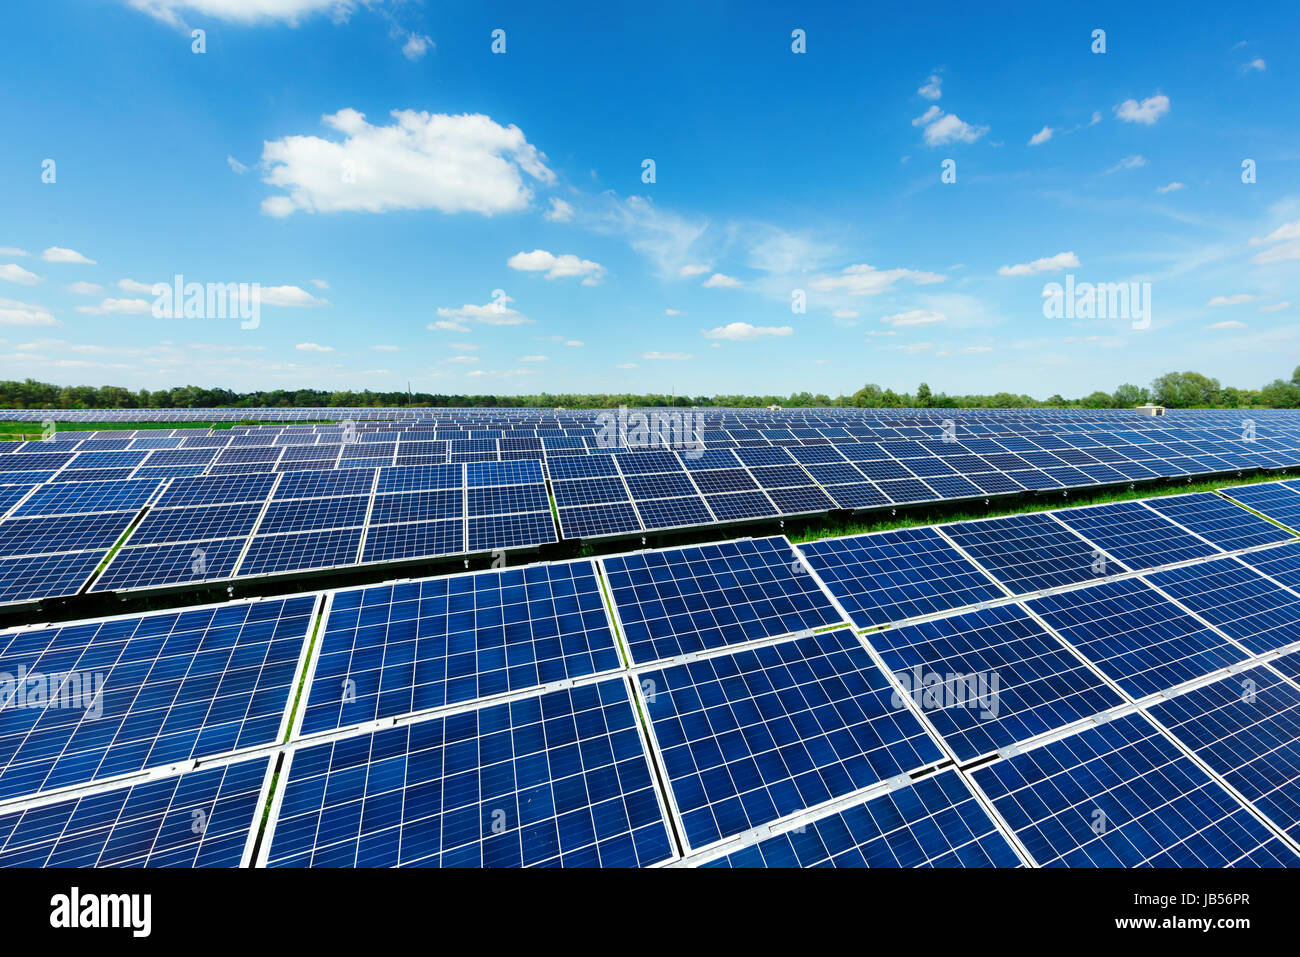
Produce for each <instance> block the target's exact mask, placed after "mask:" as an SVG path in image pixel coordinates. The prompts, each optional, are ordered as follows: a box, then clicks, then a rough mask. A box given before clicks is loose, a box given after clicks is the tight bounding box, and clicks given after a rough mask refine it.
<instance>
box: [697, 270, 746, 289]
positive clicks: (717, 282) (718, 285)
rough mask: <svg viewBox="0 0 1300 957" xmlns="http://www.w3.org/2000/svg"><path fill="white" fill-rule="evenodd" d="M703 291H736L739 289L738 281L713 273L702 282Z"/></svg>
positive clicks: (732, 277)
mask: <svg viewBox="0 0 1300 957" xmlns="http://www.w3.org/2000/svg"><path fill="white" fill-rule="evenodd" d="M703 286H704V288H705V289H737V288H739V287H740V280H739V279H737V278H735V277H734V276H727V275H724V274H723V273H720V272H715V273H714V274H713V275H712V276H710V277H709V278H708V279H706V280H704V283H703Z"/></svg>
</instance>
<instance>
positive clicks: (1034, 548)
mask: <svg viewBox="0 0 1300 957" xmlns="http://www.w3.org/2000/svg"><path fill="white" fill-rule="evenodd" d="M521 461H524V460H521ZM491 464H493V465H494V466H496V465H498V464H497V463H491ZM507 465H508V467H507V468H504V469H502V468H499V467H497V468H493V469H489V470H485V471H484V472H483V473H482V474H481V475H480V479H481V480H480V481H479V482H478V483H477V484H476V485H473V486H471V485H470V484H468V483H467V484H466V485H465V486H463V487H462V503H465V502H467V501H468V490H469V489H470V488H471V487H473V488H479V489H483V490H485V491H484V494H483V495H482V500H483V501H484V502H486V503H490V506H489V507H492V508H496V507H500V505H501V503H502V502H503V501H506V504H507V505H508V506H510V507H514V506H517V505H521V504H522V505H524V506H527V505H529V504H531V503H533V502H535V501H536V499H529V498H527V493H523V496H522V497H515V494H514V493H513V492H500V491H497V490H501V489H509V488H514V487H519V486H523V485H526V484H528V483H527V482H520V481H513V480H514V479H516V478H518V477H519V476H520V475H521V474H524V473H520V472H519V471H518V470H517V469H516V468H515V466H516V465H518V463H507ZM525 467H527V466H525ZM346 471H348V472H351V471H353V470H346ZM254 474H255V473H254ZM340 474H342V473H340V472H337V471H331V472H319V471H307V472H300V473H297V475H296V476H294V477H291V478H289V479H288V481H289V484H288V485H286V484H285V481H286V477H280V478H275V479H273V480H272V483H273V484H272V485H271V486H270V487H268V488H266V489H263V490H262V493H261V494H262V497H261V499H260V506H259V510H258V514H257V517H256V520H255V521H254V522H253V523H252V524H249V519H248V518H247V515H246V514H245V513H246V512H249V511H252V510H251V509H246V510H241V509H239V508H238V506H240V505H242V504H249V503H248V502H244V501H226V499H227V498H228V497H229V496H232V495H234V496H241V495H244V496H246V495H250V494H254V493H255V492H256V490H257V489H258V487H259V481H260V480H257V479H255V478H253V477H252V474H250V475H244V476H233V477H232V476H226V477H214V476H205V477H199V478H197V479H192V480H189V481H190V484H169V485H166V486H163V487H161V488H160V489H157V490H155V491H154V492H151V493H150V494H151V495H152V496H153V497H152V499H151V501H152V508H151V510H150V512H149V517H148V518H146V519H145V521H144V522H142V523H141V525H140V528H141V529H145V528H147V527H148V526H149V523H150V521H151V520H152V521H154V525H153V527H152V528H151V529H150V530H149V533H148V534H149V537H150V539H151V541H150V542H148V543H144V544H140V545H128V546H127V548H124V549H123V551H126V550H127V549H128V548H132V547H136V548H152V547H154V546H155V544H169V542H167V541H166V539H167V538H168V536H169V535H171V534H173V533H174V534H176V535H179V536H204V535H211V534H212V533H213V532H214V531H215V532H217V533H223V532H226V531H228V530H230V529H232V528H235V529H239V531H238V532H236V533H234V534H231V535H228V536H225V537H224V538H223V537H220V536H218V537H185V538H183V540H182V541H181V542H180V543H179V544H191V543H193V542H219V541H224V540H226V539H239V540H241V541H246V542H247V541H251V540H255V539H256V538H258V537H275V536H284V535H314V534H317V533H320V532H338V531H342V530H346V529H348V528H353V527H357V526H352V525H349V524H346V523H347V522H350V521H352V520H353V517H354V516H356V515H357V514H359V512H360V506H359V505H358V504H357V503H354V502H351V501H349V500H350V499H352V498H355V497H362V498H365V499H366V514H367V515H369V516H370V517H373V514H374V511H375V497H376V496H377V495H385V494H387V495H413V494H422V493H424V492H431V491H432V492H436V491H446V489H438V488H417V489H411V488H403V487H391V486H390V489H389V490H388V491H383V492H381V491H380V490H379V485H380V483H381V481H382V478H381V477H382V476H384V475H385V473H384V472H383V471H382V470H381V471H379V472H376V473H375V475H374V476H373V477H372V478H371V481H372V483H373V484H372V485H371V486H370V487H368V488H366V489H365V490H364V491H357V490H356V489H357V487H358V486H356V485H354V484H352V483H355V482H358V481H361V480H358V479H354V478H346V477H345V478H340V477H338V476H339V475H340ZM647 474H657V473H647ZM324 476H330V477H328V478H326V477H324ZM390 477H393V478H394V480H395V482H396V485H398V486H401V485H402V484H403V483H404V482H405V478H404V477H403V476H395V475H393V474H392V473H390ZM232 478H233V479H234V480H235V481H233V482H231V481H230V480H231V479H232ZM503 480H504V481H503ZM362 485H364V482H363V481H362ZM250 489H251V490H252V491H250ZM281 493H283V494H281ZM214 497H215V498H216V499H218V500H219V501H217V502H214V501H212V499H213V498H214ZM1209 499H1212V500H1213V501H1208V500H1206V499H1204V498H1202V497H1201V496H1181V497H1174V498H1167V499H1152V500H1145V501H1141V502H1123V503H1115V504H1114V505H1108V506H1094V507H1089V508H1087V509H1080V510H1068V509H1064V510H1059V511H1057V512H1053V513H1034V514H1033V516H1032V518H1033V521H1032V522H1007V521H1006V520H1004V519H990V520H984V521H974V522H961V523H955V524H949V525H939V526H933V527H927V528H921V529H908V530H894V531H889V532H881V533H873V534H868V535H860V536H852V537H848V538H843V539H834V540H825V541H821V542H812V543H808V544H804V545H800V546H794V545H792V544H791V543H790V542H789V541H788V540H787V539H785V538H784V537H780V536H775V537H769V538H762V539H735V540H729V541H723V542H717V543H713V544H709V545H695V546H687V547H681V548H673V549H667V550H652V551H638V552H631V553H625V554H621V555H611V556H606V557H603V558H601V559H598V560H593V559H579V560H572V561H564V562H542V563H536V564H532V565H528V566H523V567H508V568H494V569H489V570H485V571H480V572H473V573H465V574H457V575H449V576H442V577H436V578H428V579H420V580H415V581H399V582H391V583H387V584H384V585H375V586H365V587H359V588H349V589H339V590H332V591H327V592H323V593H319V594H309V595H304V596H296V597H292V598H281V599H274V600H260V601H243V602H233V603H229V604H226V605H220V606H208V607H204V608H192V609H186V610H182V611H174V612H151V613H149V614H146V615H136V616H122V617H116V618H108V619H97V620H92V621H86V622H74V623H68V624H63V625H54V626H40V627H25V628H19V629H10V630H8V631H4V632H0V676H3V675H10V674H19V675H23V676H24V678H23V681H22V682H21V683H20V682H17V681H11V682H9V683H7V684H4V683H0V696H3V698H4V700H3V701H0V863H6V862H7V863H15V864H23V863H26V864H32V865H51V866H52V865H55V864H60V863H73V864H88V863H100V864H149V865H158V864H163V863H172V864H183V865H190V866H194V865H222V866H236V865H239V864H250V863H254V861H253V860H252V848H253V847H254V846H255V845H256V846H257V847H258V848H259V851H258V860H257V861H256V862H255V863H258V864H261V865H265V866H549V865H564V866H796V865H797V866H822V865H836V866H861V865H864V864H865V865H867V866H951V865H963V866H1020V865H1030V866H1057V865H1075V866H1077V865H1095V864H1111V865H1134V866H1136V865H1140V864H1155V865H1168V866H1173V865H1186V866H1206V865H1209V866H1228V865H1236V866H1239V865H1246V864H1250V865H1269V866H1277V865H1284V866H1292V865H1297V864H1300V844H1298V843H1297V841H1296V833H1295V831H1296V827H1297V822H1298V821H1300V757H1298V756H1297V755H1300V718H1297V715H1298V714H1300V683H1297V682H1298V680H1300V592H1297V591H1294V590H1292V588H1291V587H1290V584H1289V582H1294V577H1295V575H1296V574H1297V569H1298V568H1300V557H1297V556H1298V553H1300V541H1297V540H1296V537H1295V536H1294V535H1292V534H1290V533H1289V532H1286V531H1285V530H1282V529H1279V527H1278V526H1277V525H1276V524H1273V523H1271V522H1269V521H1268V520H1266V519H1264V518H1261V517H1259V516H1257V515H1252V514H1251V513H1250V512H1248V511H1246V510H1245V509H1243V508H1241V506H1240V505H1236V504H1233V503H1231V502H1228V501H1227V500H1225V499H1223V498H1220V497H1218V496H1213V495H1211V496H1209ZM73 500H74V499H68V500H67V501H73ZM75 500H77V501H83V500H82V499H75ZM313 500H328V501H329V502H330V503H331V504H330V506H329V508H328V512H327V514H329V515H330V516H333V517H334V518H331V519H330V520H328V521H327V525H328V524H329V522H332V521H335V520H337V521H339V522H340V523H343V524H340V525H339V526H338V527H333V526H332V525H331V526H330V527H324V528H320V527H315V526H316V523H317V519H316V518H314V517H312V516H314V515H318V514H322V513H320V512H311V511H305V510H303V509H301V508H300V507H299V506H298V505H297V504H295V503H301V502H304V501H313ZM50 501H52V502H54V501H64V500H62V499H57V498H55V499H51V500H50ZM428 501H430V499H425V500H423V501H422V503H420V504H416V503H401V508H400V509H398V512H388V513H386V514H397V513H399V512H401V511H402V510H403V509H405V510H406V511H410V509H412V508H416V509H418V508H424V507H425V503H427V502H428ZM1218 503H1222V504H1224V505H1226V506H1227V507H1228V509H1230V510H1235V511H1236V512H1237V513H1239V514H1238V515H1230V513H1228V512H1224V511H1222V510H1221V509H1220V508H1219V504H1218ZM407 506H409V508H408V507H407ZM41 507H42V508H48V507H58V506H50V505H43V506H41ZM202 508H207V509H216V510H220V512H222V513H223V514H221V515H218V514H216V512H212V513H208V514H204V515H203V516H202V517H193V516H190V515H186V514H182V513H183V512H184V511H185V510H195V509H202ZM168 509H179V510H180V511H177V512H173V513H169V514H163V513H165V512H166V511H167V510H168ZM469 511H470V510H469V509H464V510H463V511H462V513H461V515H460V516H459V518H460V519H461V520H468V518H470V514H469ZM272 512H273V513H274V514H275V516H276V518H275V523H276V524H274V525H271V526H267V525H265V524H264V523H265V520H266V516H267V514H269V513H272ZM495 514H527V511H526V510H525V511H522V512H514V513H507V512H498V513H495ZM156 515H163V517H162V518H159V519H156V520H154V518H153V517H154V516H156ZM1184 519H1187V521H1183V520H1184ZM430 520H431V521H439V520H445V519H430ZM394 524H395V523H394ZM304 525H305V526H307V527H304ZM360 527H361V528H363V529H366V530H367V531H368V530H369V528H370V526H369V525H368V524H363V525H362V526H360ZM261 529H265V531H260V530H261ZM1267 530H1278V531H1281V532H1282V538H1281V539H1280V540H1278V538H1277V536H1276V535H1274V534H1272V533H1271V532H1268V531H1267ZM152 539H159V540H160V541H158V542H154V541H152ZM1103 542H1104V543H1105V544H1104V547H1103ZM1243 543H1245V544H1243ZM170 544H177V543H174V542H173V543H170ZM1166 546H1167V547H1166ZM1017 555H1018V558H1016V556H1017ZM1099 555H1100V557H1101V558H1102V559H1104V560H1101V561H1099V560H1098V556H1099ZM241 560H242V559H241ZM1081 561H1084V562H1085V563H1086V574H1082V573H1081V572H1080V567H1079V564H1080V562H1081ZM313 634H314V635H315V636H316V638H315V641H314V642H310V643H309V637H310V636H311V635H313ZM309 646H310V649H311V650H310V652H309V651H308V648H309ZM33 689H45V690H44V693H37V692H36V691H34V690H33ZM295 689H301V692H300V693H295ZM51 690H53V691H54V692H55V693H53V694H51V693H49V692H50V691H51ZM277 769H278V776H275V775H273V772H274V771H275V770H277ZM273 778H274V783H273ZM268 802H269V813H268V815H267V818H266V823H265V826H264V828H263V827H262V824H261V820H262V811H263V810H265V809H266V808H267V805H268ZM186 820H189V821H190V827H191V828H193V827H195V826H197V827H198V829H197V830H193V829H190V830H186V828H185V827H182V825H184V824H185V822H186ZM259 831H260V836H259V833H258V832H259Z"/></svg>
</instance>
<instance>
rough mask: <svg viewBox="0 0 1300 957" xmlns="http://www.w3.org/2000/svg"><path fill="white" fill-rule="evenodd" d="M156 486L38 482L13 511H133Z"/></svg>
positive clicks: (135, 482)
mask: <svg viewBox="0 0 1300 957" xmlns="http://www.w3.org/2000/svg"><path fill="white" fill-rule="evenodd" d="M157 488H158V482H157V480H155V479H128V480H126V481H117V482H65V483H62V484H59V483H55V484H51V485H42V486H41V487H40V488H38V489H36V490H35V491H34V492H32V494H31V495H30V496H29V497H28V498H27V499H26V500H25V501H24V502H23V503H22V504H21V505H19V506H18V507H17V508H15V509H14V511H13V514H14V515H15V516H22V515H73V514H78V513H85V512H118V511H128V510H131V511H134V510H136V509H139V508H140V507H141V506H143V505H144V504H145V503H146V502H148V501H149V499H150V498H151V497H152V496H153V493H154V492H155V491H156V490H157Z"/></svg>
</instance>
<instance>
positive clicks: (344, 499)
mask: <svg viewBox="0 0 1300 957" xmlns="http://www.w3.org/2000/svg"><path fill="white" fill-rule="evenodd" d="M369 507H370V498H369V496H367V495H344V496H335V497H333V498H325V499H294V500H289V501H272V502H271V503H270V504H269V505H268V506H267V508H266V513H265V514H264V515H263V516H262V520H261V522H259V523H258V526H257V534H258V535H273V534H278V533H281V532H307V531H322V530H324V529H330V528H356V527H358V526H360V525H362V524H364V523H365V520H366V511H367V510H368V509H369Z"/></svg>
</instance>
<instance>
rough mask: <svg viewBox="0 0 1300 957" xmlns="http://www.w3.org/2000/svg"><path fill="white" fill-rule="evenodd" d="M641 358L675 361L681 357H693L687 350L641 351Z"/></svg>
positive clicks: (681, 358)
mask: <svg viewBox="0 0 1300 957" xmlns="http://www.w3.org/2000/svg"><path fill="white" fill-rule="evenodd" d="M641 358H642V359H658V360H664V361H669V362H677V361H681V360H683V359H694V358H695V357H694V356H693V355H691V354H690V353H689V352H643V353H641Z"/></svg>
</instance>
